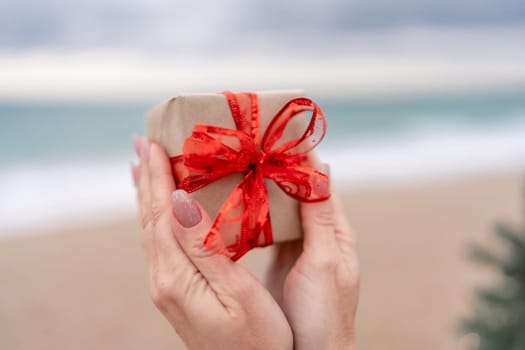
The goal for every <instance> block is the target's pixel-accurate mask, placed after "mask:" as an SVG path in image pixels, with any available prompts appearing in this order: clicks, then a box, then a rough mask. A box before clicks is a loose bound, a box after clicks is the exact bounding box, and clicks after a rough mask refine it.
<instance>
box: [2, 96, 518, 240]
mask: <svg viewBox="0 0 525 350" xmlns="http://www.w3.org/2000/svg"><path fill="white" fill-rule="evenodd" d="M313 97H314V98H315V96H313ZM316 100H317V102H318V103H319V104H320V105H321V107H322V108H323V110H324V112H325V115H326V119H327V123H328V131H327V135H326V138H325V140H324V141H323V143H322V145H320V146H319V149H318V151H319V153H320V156H321V158H322V160H323V161H325V162H327V163H329V164H330V166H331V174H332V177H333V179H334V181H335V182H337V183H339V184H342V185H343V186H347V187H348V186H350V187H353V188H359V187H364V186H377V185H385V184H386V185H394V184H400V183H402V184H412V183H421V182H427V181H435V180H439V179H450V178H456V177H459V176H472V175H478V174H498V173H502V172H514V173H515V172H522V171H523V170H525V89H523V90H512V91H492V92H485V93H472V94H452V93H450V94H440V95H434V96H430V95H425V96H413V97H388V98H361V99H350V98H348V99H335V98H333V99H331V98H316ZM151 105H152V104H151V103H149V102H141V103H107V102H106V103H99V104H97V103H87V102H85V103H72V102H67V103H59V102H55V103H50V102H49V103H35V102H25V103H22V102H16V103H7V102H6V103H1V102H0V157H1V158H0V159H1V163H0V236H7V235H19V234H22V233H24V232H36V231H37V229H38V227H41V226H42V225H46V227H49V226H50V225H56V226H57V227H58V226H59V225H60V223H62V222H68V223H71V222H77V221H78V222H89V221H91V220H93V219H97V220H99V219H101V218H103V217H105V218H108V219H111V218H112V217H115V216H118V215H129V213H131V212H132V211H134V210H135V201H134V198H135V194H134V189H133V185H132V182H131V176H130V171H129V162H130V161H131V160H132V159H134V158H135V156H134V154H133V150H132V144H131V135H132V133H137V134H144V112H145V111H146V110H147V109H148V108H149V107H150V106H151Z"/></svg>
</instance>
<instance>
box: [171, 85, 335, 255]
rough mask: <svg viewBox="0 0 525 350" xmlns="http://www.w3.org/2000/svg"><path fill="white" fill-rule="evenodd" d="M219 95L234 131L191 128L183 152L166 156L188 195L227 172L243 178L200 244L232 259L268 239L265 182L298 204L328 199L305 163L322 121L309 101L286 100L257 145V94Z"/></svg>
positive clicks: (320, 177)
mask: <svg viewBox="0 0 525 350" xmlns="http://www.w3.org/2000/svg"><path fill="white" fill-rule="evenodd" d="M223 94H224V96H225V97H226V100H227V102H228V105H229V107H230V110H231V113H232V118H233V119H234V121H235V126H236V128H237V129H227V128H222V127H217V126H211V125H196V126H195V127H194V130H193V132H192V134H191V136H189V137H188V138H187V139H186V140H185V142H184V146H183V154H182V155H178V156H176V157H172V158H171V163H172V167H173V174H174V176H175V180H176V183H177V186H178V187H179V188H182V189H184V190H186V191H188V192H193V191H196V190H199V189H201V188H203V187H205V186H206V185H208V184H210V183H212V182H214V181H216V180H218V179H220V178H222V177H224V176H226V175H228V174H232V173H243V174H244V179H243V180H242V181H241V182H240V183H239V184H238V185H237V186H236V187H235V188H234V190H233V191H232V192H231V194H230V195H229V196H228V198H227V199H226V201H225V202H224V203H223V205H222V207H221V208H220V210H219V212H218V214H217V216H216V218H215V220H214V222H213V225H212V227H211V229H210V232H209V234H208V236H207V238H206V240H205V242H204V244H205V245H206V246H207V247H216V246H222V247H226V250H225V251H224V252H223V253H224V254H226V255H227V256H229V257H230V258H231V259H232V260H237V259H239V258H240V257H241V256H243V255H244V254H245V253H246V252H247V251H248V250H250V249H251V248H253V247H258V246H259V247H260V246H265V245H269V244H271V243H272V241H273V235H272V229H271V221H270V203H269V199H268V190H267V188H266V183H265V180H264V179H265V178H267V179H270V180H273V181H274V182H275V183H276V184H277V185H278V186H279V187H280V188H281V189H282V190H283V191H284V192H285V193H286V194H288V195H289V196H291V197H293V198H295V199H296V200H299V201H303V202H312V201H321V200H325V199H327V198H329V196H330V191H329V186H328V177H327V175H326V174H323V173H322V172H320V171H318V170H316V169H313V168H311V167H309V166H308V165H307V164H306V163H307V162H306V161H307V153H308V152H309V151H311V150H312V149H313V148H314V147H315V146H317V144H319V142H321V140H322V138H323V137H324V135H325V132H326V122H325V119H324V115H323V113H322V111H321V109H320V108H319V106H318V105H317V104H315V103H314V102H313V101H312V100H310V99H307V98H296V99H292V100H290V101H289V102H288V103H287V104H286V105H284V106H283V108H282V109H281V110H280V111H279V112H278V113H277V114H276V115H275V116H274V117H273V119H272V120H271V122H270V124H269V126H268V127H267V129H266V131H265V133H264V135H263V137H262V141H261V146H260V147H259V102H258V98H257V95H256V94H254V93H232V92H224V93H223ZM306 113H310V117H309V121H308V122H307V123H305V125H306V129H305V131H304V132H303V134H302V135H301V136H300V137H298V138H294V139H291V140H288V141H285V142H283V141H282V138H283V134H284V133H285V129H286V127H287V126H288V125H289V123H290V121H291V120H292V119H293V118H295V117H301V116H304V115H305V114H306ZM278 142H281V144H280V145H278ZM276 145H278V146H276ZM239 223H240V231H239V228H238V227H239ZM229 225H233V226H235V227H228V226H229ZM217 239H220V240H222V242H220V243H221V244H219V245H217V244H216V242H215V240H217Z"/></svg>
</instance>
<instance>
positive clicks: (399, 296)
mask: <svg viewBox="0 0 525 350" xmlns="http://www.w3.org/2000/svg"><path fill="white" fill-rule="evenodd" d="M521 185H522V183H521V179H520V177H519V176H510V175H509V176H497V177H485V178H480V177H479V178H469V179H463V180H461V179H456V180H455V181H442V182H439V183H431V184H426V185H417V186H416V185H413V186H403V187H395V188H388V187H383V188H367V189H361V190H356V189H354V190H351V191H350V190H346V191H340V192H341V193H342V195H343V197H344V201H345V204H346V208H347V212H348V216H349V217H350V219H351V222H352V225H353V226H354V228H355V230H356V231H357V232H358V234H359V239H360V256H361V262H362V289H361V304H360V307H359V313H358V330H357V334H358V345H359V349H366V350H383V349H394V350H395V349H400V350H421V349H432V350H434V349H437V350H440V349H443V350H445V349H446V350H450V349H457V348H458V347H457V344H458V336H457V334H456V326H457V323H458V321H459V319H460V318H461V316H462V315H465V314H466V313H467V312H468V310H469V307H470V303H471V302H472V298H471V295H472V288H473V286H475V285H478V284H480V283H488V282H489V281H490V280H491V279H492V276H491V275H490V273H489V272H488V271H486V270H484V269H482V268H480V267H479V266H477V265H476V264H474V263H472V262H471V261H469V260H468V258H467V250H468V247H469V245H470V244H471V243H472V242H484V243H487V244H493V242H494V241H493V240H492V238H491V236H490V232H491V225H492V224H493V223H494V222H495V221H498V220H499V221H506V222H510V223H515V224H519V223H521V220H522V217H521V214H522V192H523V191H522V186H521ZM41 231H42V232H35V233H36V234H40V233H42V234H41V235H38V236H36V235H35V236H32V237H27V236H26V237H24V238H18V239H4V240H1V241H0V349H9V350H17V349H24V350H27V349H53V350H56V349H79V350H80V349H90V350H91V349H128V350H132V349H171V350H173V349H184V346H183V344H182V342H181V341H180V340H179V339H178V337H177V336H176V335H175V333H174V332H173V331H172V329H171V327H170V326H169V324H168V323H167V322H166V321H165V320H164V319H163V318H162V316H161V315H160V314H159V313H158V312H157V311H156V309H155V308H154V307H153V305H152V304H151V302H150V298H149V295H148V286H147V279H148V278H147V270H146V264H145V258H144V255H143V253H142V251H141V248H140V244H139V238H138V237H139V230H138V227H137V224H136V223H135V218H131V217H130V218H121V219H115V221H114V222H110V223H104V222H99V223H94V224H93V225H91V226H90V227H87V226H84V227H75V225H71V228H67V229H65V228H50V227H46V228H43V229H42V230H41ZM270 253H271V252H270V249H262V250H257V251H254V252H252V253H250V254H248V256H246V258H244V259H243V261H242V264H244V265H245V266H247V267H248V268H250V269H251V270H252V271H254V273H255V274H256V275H257V276H261V275H262V273H263V271H264V266H265V265H266V263H267V261H268V258H269V255H270Z"/></svg>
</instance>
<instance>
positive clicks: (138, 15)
mask: <svg viewBox="0 0 525 350" xmlns="http://www.w3.org/2000/svg"><path fill="white" fill-rule="evenodd" d="M524 24H525V0H441V1H435V0H375V1H371V0H291V1H282V0H255V1H243V0H220V1H217V0H194V1H180V0H176V1H173V0H91V1H79V0H72V1H64V0H2V1H1V2H0V26H1V27H0V28H1V30H0V50H2V51H17V52H20V51H24V50H35V49H55V50H79V49H120V50H132V51H146V52H150V51H153V52H164V51H167V52H170V53H178V52H188V51H190V52H193V51H195V52H216V51H221V49H222V50H231V49H237V50H240V49H241V48H242V47H243V45H241V44H237V45H236V44H235V43H232V42H235V41H240V42H242V43H248V44H249V43H250V41H263V40H264V41H272V42H274V43H276V44H277V45H278V44H279V43H281V44H282V45H283V46H292V47H295V46H298V47H308V46H309V44H310V43H311V41H312V40H313V41H314V42H315V44H322V43H323V42H324V41H329V42H330V41H331V40H333V38H336V39H337V38H340V37H343V38H344V37H346V36H347V35H348V34H355V33H363V32H365V33H366V32H384V33H388V32H391V31H396V30H402V29H406V28H444V29H450V28H476V27H487V26H514V25H524ZM307 36H308V37H309V38H310V40H308V39H306V38H305V37H307Z"/></svg>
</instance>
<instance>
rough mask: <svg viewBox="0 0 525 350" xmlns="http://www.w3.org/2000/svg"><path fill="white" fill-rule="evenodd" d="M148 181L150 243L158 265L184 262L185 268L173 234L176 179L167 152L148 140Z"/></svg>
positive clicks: (186, 260)
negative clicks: (151, 231) (172, 197)
mask: <svg viewBox="0 0 525 350" xmlns="http://www.w3.org/2000/svg"><path fill="white" fill-rule="evenodd" d="M149 174H150V184H151V212H152V222H153V237H152V241H153V245H154V247H155V251H156V254H157V261H158V264H159V265H162V266H163V267H168V268H169V269H172V268H173V267H176V266H178V265H181V264H183V265H184V266H185V267H186V268H188V267H189V266H188V264H189V259H188V258H187V257H186V255H185V254H184V252H183V251H182V249H181V248H180V246H179V244H178V242H177V240H176V239H175V237H174V236H173V232H172V222H173V221H174V218H173V213H172V201H171V194H172V193H173V191H174V190H175V182H174V180H173V175H172V172H171V165H170V162H169V159H168V157H167V155H166V152H165V151H164V150H163V149H162V148H161V147H160V146H159V145H158V144H156V143H152V144H151V149H150V157H149Z"/></svg>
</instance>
